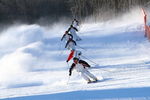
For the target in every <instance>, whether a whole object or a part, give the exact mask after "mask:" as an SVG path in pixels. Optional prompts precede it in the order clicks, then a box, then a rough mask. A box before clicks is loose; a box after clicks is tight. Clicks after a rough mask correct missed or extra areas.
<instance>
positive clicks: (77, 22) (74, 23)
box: [72, 19, 79, 30]
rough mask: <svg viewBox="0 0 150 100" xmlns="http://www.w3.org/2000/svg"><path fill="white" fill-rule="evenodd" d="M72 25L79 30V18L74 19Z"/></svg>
mask: <svg viewBox="0 0 150 100" xmlns="http://www.w3.org/2000/svg"><path fill="white" fill-rule="evenodd" d="M72 26H73V27H75V28H76V29H78V30H79V21H78V20H77V19H73V21H72Z"/></svg>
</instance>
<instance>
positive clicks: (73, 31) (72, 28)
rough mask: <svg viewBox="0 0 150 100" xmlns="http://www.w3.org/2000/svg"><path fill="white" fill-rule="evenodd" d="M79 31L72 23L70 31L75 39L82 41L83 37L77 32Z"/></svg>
mask: <svg viewBox="0 0 150 100" xmlns="http://www.w3.org/2000/svg"><path fill="white" fill-rule="evenodd" d="M77 31H78V29H77V28H75V27H73V25H70V28H69V29H68V32H70V33H71V34H72V36H73V39H74V40H75V41H80V40H81V38H80V37H79V36H78V35H77V33H76V32H77Z"/></svg>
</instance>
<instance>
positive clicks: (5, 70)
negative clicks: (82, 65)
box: [0, 9, 150, 100]
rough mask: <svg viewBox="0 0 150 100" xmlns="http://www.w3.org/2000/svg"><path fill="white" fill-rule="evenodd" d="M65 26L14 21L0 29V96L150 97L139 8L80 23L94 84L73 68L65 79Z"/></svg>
mask: <svg viewBox="0 0 150 100" xmlns="http://www.w3.org/2000/svg"><path fill="white" fill-rule="evenodd" d="M68 23H69V22H68ZM70 23H71V22H70ZM68 27H69V26H68V24H64V23H55V24H53V25H51V26H47V27H43V26H39V25H25V24H21V25H20V24H19V25H14V26H11V27H9V28H7V29H5V30H4V31H2V32H1V35H0V99H3V100H150V42H149V41H148V40H147V38H145V37H144V29H143V17H142V13H141V10H140V9H138V10H135V9H134V10H132V11H131V12H129V13H127V14H124V15H123V16H122V17H120V18H117V19H116V20H111V21H108V22H105V23H102V22H97V23H92V22H86V21H85V22H84V23H82V25H81V26H80V31H79V33H78V35H79V36H80V37H81V38H82V41H80V42H77V44H78V45H79V46H80V47H82V48H84V49H82V48H79V47H78V50H81V51H82V54H83V56H85V57H86V58H88V59H86V58H84V57H83V58H82V59H83V60H85V61H87V62H88V63H89V64H91V65H92V68H91V69H89V71H90V72H92V73H93V74H94V75H95V76H97V77H98V79H99V80H100V81H99V82H98V83H93V84H87V83H86V81H85V80H83V79H82V77H81V76H80V74H79V73H77V72H76V71H74V72H73V75H72V76H71V77H70V80H69V82H68V77H69V76H68V74H69V72H68V69H69V66H68V65H67V63H66V62H65V61H66V59H67V56H68V54H69V51H68V50H66V49H64V45H65V43H62V42H61V41H60V39H61V37H62V35H63V34H64V32H65V30H67V28H68ZM89 59H90V60H89ZM71 63H72V61H71V62H69V65H71ZM95 63H96V64H95Z"/></svg>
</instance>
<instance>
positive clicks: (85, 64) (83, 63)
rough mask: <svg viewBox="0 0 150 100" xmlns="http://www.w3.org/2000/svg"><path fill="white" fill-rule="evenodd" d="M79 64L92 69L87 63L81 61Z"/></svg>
mask: <svg viewBox="0 0 150 100" xmlns="http://www.w3.org/2000/svg"><path fill="white" fill-rule="evenodd" d="M79 63H81V64H82V65H83V66H85V67H91V66H90V65H89V64H88V63H87V62H86V61H84V60H80V61H79Z"/></svg>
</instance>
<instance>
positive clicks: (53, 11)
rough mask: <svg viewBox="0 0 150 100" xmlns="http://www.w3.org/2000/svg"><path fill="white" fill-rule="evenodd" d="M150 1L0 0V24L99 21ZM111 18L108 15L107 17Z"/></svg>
mask: <svg viewBox="0 0 150 100" xmlns="http://www.w3.org/2000/svg"><path fill="white" fill-rule="evenodd" d="M149 2H150V0H0V23H3V22H4V23H5V22H12V21H15V20H21V21H23V22H29V23H35V22H36V21H38V20H40V19H42V18H43V19H44V18H47V19H49V20H52V21H55V20H58V19H59V18H61V17H68V18H72V17H76V18H78V19H82V18H85V17H86V16H95V17H96V16H101V18H102V20H106V19H109V18H110V17H115V16H118V14H120V13H124V12H126V11H128V10H129V9H131V8H132V7H134V6H144V5H146V4H147V3H149ZM110 15H111V16H110Z"/></svg>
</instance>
